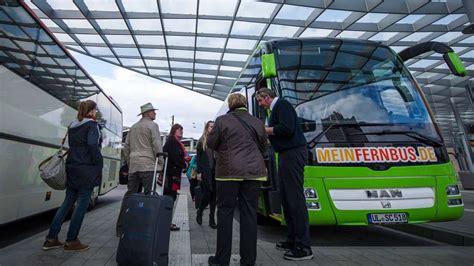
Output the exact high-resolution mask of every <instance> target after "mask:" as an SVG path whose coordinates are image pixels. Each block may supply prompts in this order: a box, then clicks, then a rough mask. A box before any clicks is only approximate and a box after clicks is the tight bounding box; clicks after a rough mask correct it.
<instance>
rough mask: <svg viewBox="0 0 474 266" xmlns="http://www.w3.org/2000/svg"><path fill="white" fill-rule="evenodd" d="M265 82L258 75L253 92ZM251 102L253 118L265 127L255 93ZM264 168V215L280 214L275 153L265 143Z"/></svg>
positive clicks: (270, 146) (267, 114)
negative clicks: (257, 119) (265, 172)
mask: <svg viewBox="0 0 474 266" xmlns="http://www.w3.org/2000/svg"><path fill="white" fill-rule="evenodd" d="M265 86H266V81H265V79H264V78H263V77H262V75H258V76H257V78H256V81H255V91H257V90H258V89H260V88H262V87H265ZM251 97H252V100H251V101H249V103H251V104H252V110H253V114H252V115H253V116H255V117H257V118H259V119H261V120H262V122H263V123H264V124H265V126H266V125H267V124H268V123H267V120H268V118H269V113H268V112H267V110H265V109H264V108H262V107H260V106H259V105H258V103H257V100H256V99H255V92H254V93H253V94H252V95H251ZM263 159H264V161H265V166H266V168H267V174H268V179H267V181H265V182H263V183H262V185H261V187H260V190H261V191H262V193H263V194H264V196H263V200H264V204H265V210H266V212H267V213H266V214H267V215H269V214H281V200H280V192H279V188H278V175H277V162H276V156H275V151H274V150H273V147H272V145H271V144H270V142H267V146H266V150H265V154H264V157H263Z"/></svg>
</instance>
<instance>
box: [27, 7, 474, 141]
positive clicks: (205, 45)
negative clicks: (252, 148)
mask: <svg viewBox="0 0 474 266" xmlns="http://www.w3.org/2000/svg"><path fill="white" fill-rule="evenodd" d="M468 1H469V0H468ZM24 2H25V3H26V4H27V6H28V7H29V8H31V9H32V10H33V12H34V13H35V14H36V15H37V16H38V17H39V18H40V19H41V20H42V22H43V23H44V24H45V25H46V27H48V28H49V30H50V31H51V32H53V33H54V35H55V36H56V38H57V39H58V40H59V41H61V42H62V43H63V44H64V45H65V46H66V47H67V48H68V49H71V50H73V51H76V52H79V53H82V54H85V55H88V56H92V57H94V58H97V59H100V60H103V61H106V62H109V63H112V64H115V65H117V66H121V67H124V68H127V69H130V70H133V71H136V72H138V73H141V74H144V75H148V76H150V77H154V78H157V79H160V80H162V81H166V82H169V83H173V84H175V85H178V86H181V87H183V88H186V89H189V90H192V91H195V92H198V93H202V94H204V95H207V96H210V97H214V98H217V99H221V100H222V99H225V97H226V96H227V94H228V93H229V91H230V90H231V88H232V86H233V84H234V83H235V81H236V79H237V77H238V76H239V74H240V72H241V70H242V68H243V67H244V66H245V64H246V61H247V59H248V58H249V56H250V54H251V53H252V51H253V50H254V49H255V48H256V47H257V46H258V44H259V43H261V42H262V41H267V40H271V39H275V38H287V37H290V38H291V37H335V38H356V39H363V40H372V41H378V42H382V43H384V44H387V45H389V46H390V47H391V48H392V49H393V50H394V51H396V52H400V51H401V50H403V49H405V48H407V47H409V46H413V45H415V44H418V43H421V42H427V41H437V42H443V43H446V44H448V45H449V46H451V47H452V48H453V49H454V50H455V51H456V52H457V53H458V54H459V56H460V58H461V60H462V61H463V63H464V66H465V67H466V69H467V73H468V75H467V76H466V77H457V76H454V75H452V74H450V72H449V69H448V66H447V65H446V64H445V63H444V61H443V58H442V56H441V55H439V54H435V53H427V54H423V55H421V56H418V57H416V58H414V59H410V60H408V61H407V62H406V65H407V66H408V67H409V69H410V70H411V72H412V74H413V75H414V77H415V78H416V79H417V80H418V82H419V83H420V85H421V87H422V89H423V91H424V93H425V95H426V97H427V99H428V101H429V103H430V105H431V107H432V109H433V110H434V112H435V115H436V119H437V121H438V122H439V123H440V125H441V126H442V129H443V132H444V134H445V141H447V142H448V143H449V142H450V139H451V137H452V135H451V134H452V132H455V131H456V122H455V120H454V118H453V114H452V113H453V112H452V106H451V102H450V99H451V98H453V99H454V101H455V102H456V106H457V108H458V109H459V111H460V113H461V116H462V118H463V120H464V122H468V123H471V122H473V123H474V112H473V109H472V107H471V104H472V103H471V99H472V98H471V97H470V94H469V93H467V90H470V89H471V87H473V84H472V76H474V36H473V35H467V34H463V33H462V32H461V31H462V30H463V29H464V28H465V27H466V26H468V25H469V24H470V22H469V19H468V15H467V11H466V10H465V7H464V5H463V1H462V0H444V1H442V0H437V1H435V0H431V1H430V0H351V1H346V0H269V1H245V0H188V1H182V0H74V1H71V0H31V1H24Z"/></svg>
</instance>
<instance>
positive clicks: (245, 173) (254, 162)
mask: <svg viewBox="0 0 474 266" xmlns="http://www.w3.org/2000/svg"><path fill="white" fill-rule="evenodd" d="M233 114H235V115H237V116H239V117H240V118H241V119H242V120H244V121H245V122H246V123H247V124H248V125H249V126H251V127H252V128H254V129H255V130H254V131H253V132H256V136H255V139H256V140H257V142H258V146H259V147H258V146H257V143H256V142H255V141H254V140H253V138H252V137H251V135H250V132H249V131H248V130H247V129H245V127H244V126H243V125H242V124H241V122H240V121H239V120H238V119H237V118H236V117H234V115H233ZM253 132H252V133H253ZM266 143H267V136H266V134H265V127H264V125H263V122H262V121H260V120H259V119H258V118H256V117H253V116H251V115H250V114H249V113H248V112H247V110H246V109H245V108H239V109H236V110H233V111H231V112H229V113H227V114H225V115H222V116H219V117H218V118H217V120H216V122H215V124H214V128H213V129H212V131H211V133H209V136H208V139H207V145H208V147H209V148H211V149H213V150H214V151H215V152H216V179H218V180H226V179H227V180H242V179H243V180H262V178H264V177H266V176H267V169H266V168H265V162H264V161H263V155H262V152H261V150H264V149H265V146H266Z"/></svg>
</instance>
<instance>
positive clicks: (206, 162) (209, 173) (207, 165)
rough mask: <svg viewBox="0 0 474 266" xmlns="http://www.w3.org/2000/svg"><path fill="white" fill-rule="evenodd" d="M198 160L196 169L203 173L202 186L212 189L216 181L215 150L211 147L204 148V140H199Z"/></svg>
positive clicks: (197, 148)
mask: <svg viewBox="0 0 474 266" xmlns="http://www.w3.org/2000/svg"><path fill="white" fill-rule="evenodd" d="M196 161H197V163H196V165H197V167H196V171H197V172H198V173H200V174H201V186H204V187H206V188H207V189H208V190H210V191H212V189H213V187H214V185H213V183H214V182H215V175H214V174H215V159H214V151H213V150H212V149H211V148H209V147H207V149H206V150H204V147H203V143H202V141H199V142H198V144H197V147H196Z"/></svg>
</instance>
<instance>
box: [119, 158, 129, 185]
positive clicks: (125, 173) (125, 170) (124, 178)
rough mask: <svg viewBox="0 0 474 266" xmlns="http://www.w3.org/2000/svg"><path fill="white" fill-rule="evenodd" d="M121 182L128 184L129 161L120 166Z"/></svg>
mask: <svg viewBox="0 0 474 266" xmlns="http://www.w3.org/2000/svg"><path fill="white" fill-rule="evenodd" d="M119 184H120V185H126V184H128V164H127V162H124V163H123V164H122V167H120V172H119Z"/></svg>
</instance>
